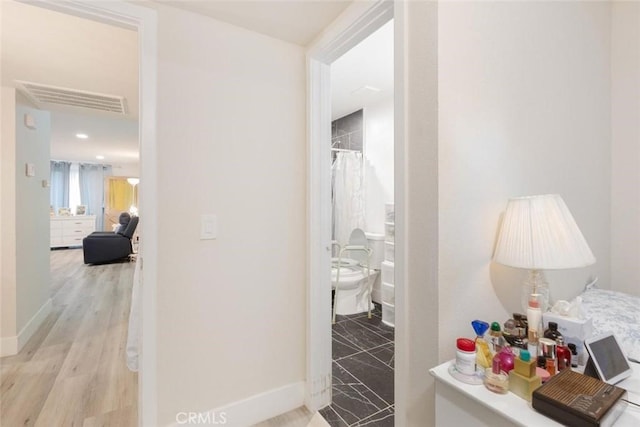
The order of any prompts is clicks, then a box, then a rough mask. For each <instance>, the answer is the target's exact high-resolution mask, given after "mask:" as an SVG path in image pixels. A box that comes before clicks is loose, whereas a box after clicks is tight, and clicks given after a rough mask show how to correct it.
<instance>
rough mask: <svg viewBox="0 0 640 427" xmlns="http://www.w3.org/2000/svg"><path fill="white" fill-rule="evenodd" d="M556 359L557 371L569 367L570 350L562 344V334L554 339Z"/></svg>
mask: <svg viewBox="0 0 640 427" xmlns="http://www.w3.org/2000/svg"><path fill="white" fill-rule="evenodd" d="M556 359H557V361H558V371H562V370H563V369H566V368H571V350H569V347H567V346H566V345H564V338H562V336H559V337H558V338H557V339H556Z"/></svg>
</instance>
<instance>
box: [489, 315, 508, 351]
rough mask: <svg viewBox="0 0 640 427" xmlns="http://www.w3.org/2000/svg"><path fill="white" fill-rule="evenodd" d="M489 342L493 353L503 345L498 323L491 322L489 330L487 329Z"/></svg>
mask: <svg viewBox="0 0 640 427" xmlns="http://www.w3.org/2000/svg"><path fill="white" fill-rule="evenodd" d="M489 343H490V344H491V351H492V352H493V354H496V353H499V352H500V350H502V347H504V345H505V340H504V337H503V336H502V331H501V330H500V323H498V322H493V323H492V324H491V330H490V331H489Z"/></svg>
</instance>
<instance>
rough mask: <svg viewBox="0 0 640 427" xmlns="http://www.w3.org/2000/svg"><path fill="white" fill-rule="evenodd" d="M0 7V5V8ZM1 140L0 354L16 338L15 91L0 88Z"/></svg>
mask: <svg viewBox="0 0 640 427" xmlns="http://www.w3.org/2000/svg"><path fill="white" fill-rule="evenodd" d="M0 7H1V6H0ZM0 101H1V102H2V117H1V120H2V121H1V122H0V123H1V125H2V128H1V130H2V134H1V137H2V140H1V141H0V154H1V155H0V163H1V164H2V169H0V172H1V173H2V175H1V176H0V190H1V194H2V197H0V200H1V201H2V202H1V203H2V205H1V208H2V210H1V211H0V227H1V228H0V232H1V234H0V247H1V248H2V252H1V253H2V258H0V265H2V269H0V273H1V274H2V276H1V277H0V280H1V281H0V291H1V293H0V297H1V299H0V304H1V311H0V315H1V316H2V317H1V318H0V321H1V322H2V323H0V337H2V344H3V348H2V349H0V350H1V351H0V354H5V352H8V353H13V352H15V349H12V350H11V351H10V352H9V351H8V349H7V350H5V347H8V346H10V345H11V344H10V341H7V340H11V339H12V337H15V336H16V335H17V327H16V209H15V195H16V161H15V159H16V153H15V150H16V144H15V140H16V90H15V89H13V88H8V87H2V93H1V99H0Z"/></svg>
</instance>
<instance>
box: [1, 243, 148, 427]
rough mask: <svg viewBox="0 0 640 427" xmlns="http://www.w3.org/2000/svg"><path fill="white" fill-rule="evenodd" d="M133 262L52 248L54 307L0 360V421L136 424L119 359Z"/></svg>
mask: <svg viewBox="0 0 640 427" xmlns="http://www.w3.org/2000/svg"><path fill="white" fill-rule="evenodd" d="M133 268H134V264H133V263H128V262H127V263H121V264H108V265H102V266H91V267H90V266H86V265H84V264H83V263H82V250H81V249H66V250H55V251H51V297H52V299H53V310H52V313H51V314H50V315H49V316H48V317H47V319H46V320H45V321H44V323H43V325H42V326H41V327H40V329H39V330H38V331H37V332H36V333H35V334H34V336H33V337H32V338H31V340H29V342H28V343H27V344H26V345H25V347H24V348H23V349H22V351H21V352H20V353H19V354H17V355H15V356H10V357H4V358H2V359H0V426H3V427H4V426H7V427H13V426H46V427H57V426H65V427H67V426H83V427H97V426H118V427H128V426H132V427H133V426H136V425H137V411H138V406H137V396H138V377H137V374H136V373H133V372H130V371H129V370H128V369H127V367H126V364H125V348H126V340H127V327H128V319H129V307H130V303H131V286H132V281H133Z"/></svg>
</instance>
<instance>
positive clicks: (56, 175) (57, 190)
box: [49, 161, 71, 214]
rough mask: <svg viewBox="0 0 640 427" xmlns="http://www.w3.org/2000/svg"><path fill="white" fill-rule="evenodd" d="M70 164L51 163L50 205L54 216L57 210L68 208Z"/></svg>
mask: <svg viewBox="0 0 640 427" xmlns="http://www.w3.org/2000/svg"><path fill="white" fill-rule="evenodd" d="M70 170H71V163H70V162H56V161H51V172H50V175H49V182H50V196H49V197H50V203H51V207H52V208H53V212H54V213H55V214H57V213H58V209H59V208H68V207H70V206H69V177H70Z"/></svg>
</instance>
